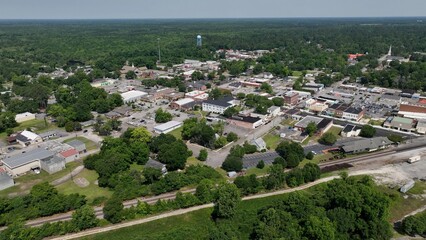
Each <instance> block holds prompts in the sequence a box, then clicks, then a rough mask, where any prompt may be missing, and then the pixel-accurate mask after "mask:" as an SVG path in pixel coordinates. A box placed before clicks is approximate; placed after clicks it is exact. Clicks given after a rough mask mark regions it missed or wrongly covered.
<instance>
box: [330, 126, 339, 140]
mask: <svg viewBox="0 0 426 240" xmlns="http://www.w3.org/2000/svg"><path fill="white" fill-rule="evenodd" d="M342 130H343V129H342V128H339V127H336V126H332V127H331V128H330V129H329V130H328V131H327V132H328V133H332V134H334V135H336V136H337V138H340V132H341V131H342Z"/></svg>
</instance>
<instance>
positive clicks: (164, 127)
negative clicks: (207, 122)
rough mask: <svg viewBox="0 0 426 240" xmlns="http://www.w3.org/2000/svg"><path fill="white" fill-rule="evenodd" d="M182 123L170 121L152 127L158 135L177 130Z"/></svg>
mask: <svg viewBox="0 0 426 240" xmlns="http://www.w3.org/2000/svg"><path fill="white" fill-rule="evenodd" d="M182 125H183V123H182V122H178V121H170V122H166V123H164V124H161V125H158V126H155V127H154V131H155V132H156V133H158V134H161V133H164V134H166V133H169V132H171V131H173V130H175V129H177V128H180V127H182Z"/></svg>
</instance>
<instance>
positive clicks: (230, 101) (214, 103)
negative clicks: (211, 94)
mask: <svg viewBox="0 0 426 240" xmlns="http://www.w3.org/2000/svg"><path fill="white" fill-rule="evenodd" d="M233 106H235V103H234V98H233V97H232V96H226V97H222V98H220V99H217V100H213V99H211V100H206V101H204V102H203V104H202V108H203V111H205V112H213V113H218V114H223V113H224V112H225V110H226V109H228V108H230V107H233Z"/></svg>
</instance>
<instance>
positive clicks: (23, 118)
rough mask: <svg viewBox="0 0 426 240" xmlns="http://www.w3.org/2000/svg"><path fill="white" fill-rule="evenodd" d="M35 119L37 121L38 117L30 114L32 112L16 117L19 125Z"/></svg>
mask: <svg viewBox="0 0 426 240" xmlns="http://www.w3.org/2000/svg"><path fill="white" fill-rule="evenodd" d="M34 119H36V115H35V114H33V113H30V112H24V113H20V114H16V116H15V121H16V122H17V123H21V122H25V121H30V120H34Z"/></svg>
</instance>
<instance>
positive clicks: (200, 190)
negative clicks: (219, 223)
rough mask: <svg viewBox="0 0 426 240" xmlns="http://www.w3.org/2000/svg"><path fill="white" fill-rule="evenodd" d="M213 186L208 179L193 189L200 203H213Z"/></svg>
mask: <svg viewBox="0 0 426 240" xmlns="http://www.w3.org/2000/svg"><path fill="white" fill-rule="evenodd" d="M213 188H214V184H213V183H212V181H211V180H209V179H203V180H201V182H200V183H199V184H198V186H197V188H196V189H195V196H196V197H197V198H198V200H200V202H202V203H208V202H211V201H213V197H214V192H213Z"/></svg>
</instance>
